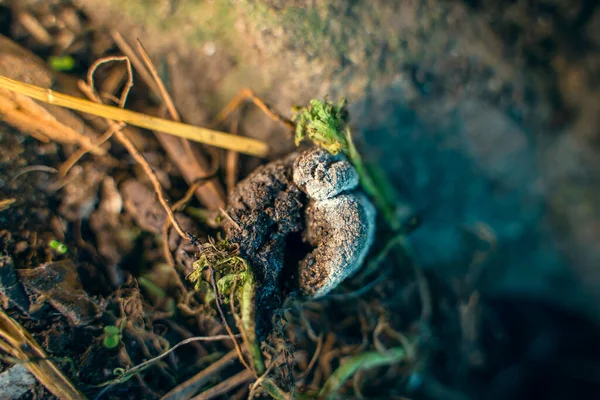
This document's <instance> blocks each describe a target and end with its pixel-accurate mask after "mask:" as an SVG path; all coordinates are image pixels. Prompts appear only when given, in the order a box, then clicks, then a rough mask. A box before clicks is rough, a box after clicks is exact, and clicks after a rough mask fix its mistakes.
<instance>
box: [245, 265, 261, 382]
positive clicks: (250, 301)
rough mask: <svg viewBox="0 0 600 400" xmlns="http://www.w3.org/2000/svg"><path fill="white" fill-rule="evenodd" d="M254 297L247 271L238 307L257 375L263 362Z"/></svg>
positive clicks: (259, 373) (251, 275) (251, 279)
mask: <svg viewBox="0 0 600 400" xmlns="http://www.w3.org/2000/svg"><path fill="white" fill-rule="evenodd" d="M254 297H255V281H254V274H252V272H251V271H250V270H248V271H247V277H246V279H245V281H244V284H243V285H242V296H241V299H240V309H241V314H242V328H243V329H244V331H245V337H246V338H247V341H248V348H249V349H250V356H251V358H252V362H253V364H254V368H255V370H256V374H257V375H262V374H263V373H264V372H265V363H264V361H263V358H262V353H261V351H260V346H259V345H258V343H257V341H256V323H255V321H254Z"/></svg>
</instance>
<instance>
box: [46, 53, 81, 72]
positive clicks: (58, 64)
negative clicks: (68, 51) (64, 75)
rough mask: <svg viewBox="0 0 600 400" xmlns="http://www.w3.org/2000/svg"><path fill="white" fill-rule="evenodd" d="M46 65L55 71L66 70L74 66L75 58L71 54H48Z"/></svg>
mask: <svg viewBox="0 0 600 400" xmlns="http://www.w3.org/2000/svg"><path fill="white" fill-rule="evenodd" d="M48 65H49V66H50V68H52V69H53V70H55V71H58V72H68V71H71V70H73V68H75V59H74V58H73V57H72V56H69V55H66V56H50V57H49V58H48Z"/></svg>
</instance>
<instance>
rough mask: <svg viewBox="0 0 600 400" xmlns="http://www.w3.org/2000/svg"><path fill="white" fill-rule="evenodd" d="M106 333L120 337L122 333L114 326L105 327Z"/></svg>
mask: <svg viewBox="0 0 600 400" xmlns="http://www.w3.org/2000/svg"><path fill="white" fill-rule="evenodd" d="M104 333H106V334H107V335H118V334H119V333H121V331H120V330H119V328H117V327H116V326H114V325H107V326H105V327H104Z"/></svg>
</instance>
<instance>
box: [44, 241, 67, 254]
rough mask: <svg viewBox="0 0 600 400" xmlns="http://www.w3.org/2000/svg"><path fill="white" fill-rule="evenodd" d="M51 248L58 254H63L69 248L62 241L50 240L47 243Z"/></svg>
mask: <svg viewBox="0 0 600 400" xmlns="http://www.w3.org/2000/svg"><path fill="white" fill-rule="evenodd" d="M49 246H50V248H51V249H54V250H55V251H56V252H57V253H58V254H65V253H66V252H67V251H68V250H69V249H68V248H67V246H66V245H65V244H64V243H61V242H59V241H58V240H51V241H50V243H49Z"/></svg>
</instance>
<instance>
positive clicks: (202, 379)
mask: <svg viewBox="0 0 600 400" xmlns="http://www.w3.org/2000/svg"><path fill="white" fill-rule="evenodd" d="M236 359H237V352H236V351H235V350H232V351H230V352H229V353H227V354H225V355H224V356H223V357H221V358H220V359H219V360H218V361H215V362H214V363H212V364H211V365H209V366H208V367H207V368H205V369H203V370H202V371H200V372H198V373H197V374H196V375H194V376H193V377H191V378H190V379H188V380H187V381H185V382H183V383H182V384H180V385H178V386H176V387H175V388H173V389H172V390H171V391H170V392H169V393H167V394H165V395H164V396H163V397H162V398H161V400H188V399H190V398H191V397H192V396H193V395H194V394H195V393H196V392H197V391H198V390H199V389H200V388H201V387H202V386H204V384H206V383H207V381H208V380H209V379H210V378H211V377H212V376H213V375H214V374H216V373H218V372H219V371H221V370H222V369H224V368H226V367H228V366H230V365H231V364H232V363H233V362H234V361H235V360H236Z"/></svg>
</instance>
